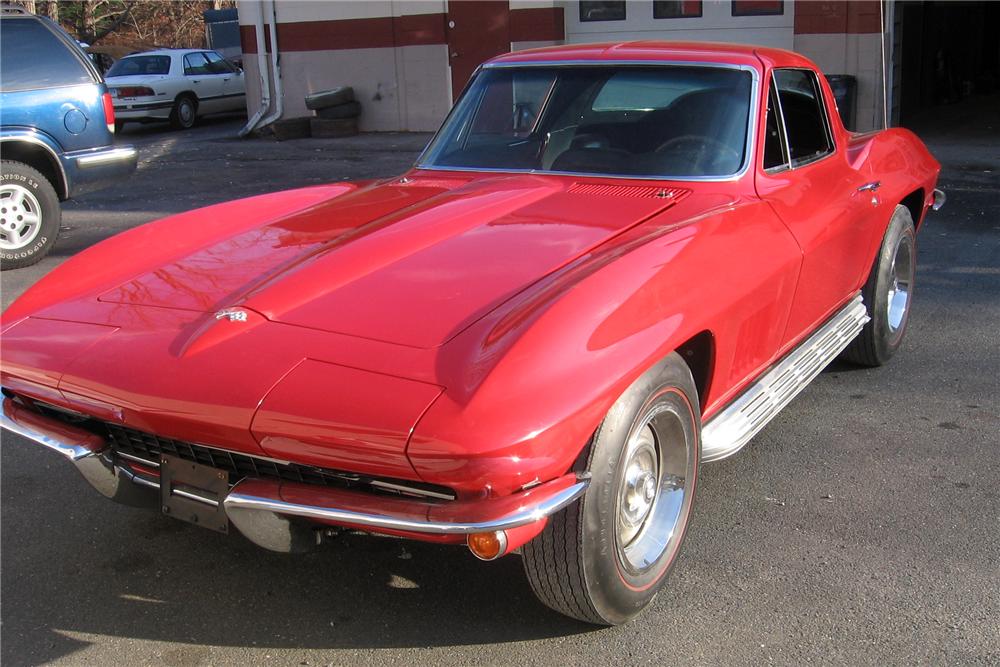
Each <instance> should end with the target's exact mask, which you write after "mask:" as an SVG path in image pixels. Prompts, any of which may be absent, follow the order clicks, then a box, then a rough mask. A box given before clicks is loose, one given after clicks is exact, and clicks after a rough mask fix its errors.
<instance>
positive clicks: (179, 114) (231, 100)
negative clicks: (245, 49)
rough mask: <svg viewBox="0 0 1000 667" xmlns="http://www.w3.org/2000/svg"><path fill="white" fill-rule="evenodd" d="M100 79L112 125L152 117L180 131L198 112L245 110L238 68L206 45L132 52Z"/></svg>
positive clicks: (192, 121) (240, 72)
mask: <svg viewBox="0 0 1000 667" xmlns="http://www.w3.org/2000/svg"><path fill="white" fill-rule="evenodd" d="M104 78H105V80H106V81H107V84H108V88H109V89H110V91H111V96H112V98H113V100H114V107H115V125H116V126H118V129H121V126H122V125H123V124H124V123H126V122H129V121H139V122H148V121H156V120H169V121H170V123H171V124H172V125H173V126H174V127H176V128H178V129H186V128H189V127H191V126H192V125H194V123H195V120H196V119H197V118H198V117H199V116H206V115H208V114H213V113H222V112H226V111H241V110H243V109H245V108H246V87H245V85H244V82H243V70H241V69H240V68H239V67H237V66H236V65H234V64H232V63H231V62H229V61H228V60H226V59H225V58H223V57H222V56H220V55H219V54H218V53H216V52H215V51H209V50H207V49H163V50H159V51H145V52H143V53H135V54H132V55H130V56H126V57H124V58H122V59H121V60H119V61H118V62H116V63H115V64H114V65H112V66H111V69H109V70H108V72H107V74H105V75H104Z"/></svg>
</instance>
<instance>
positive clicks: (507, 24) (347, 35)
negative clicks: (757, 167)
mask: <svg viewBox="0 0 1000 667" xmlns="http://www.w3.org/2000/svg"><path fill="white" fill-rule="evenodd" d="M238 7H239V21H240V37H241V42H242V46H243V54H244V56H243V58H244V66H245V68H246V71H247V75H248V76H247V104H248V107H249V111H250V113H251V114H252V113H254V112H255V111H256V110H257V108H258V107H259V105H260V100H261V97H262V96H261V90H260V84H259V80H260V79H259V72H260V69H259V64H258V56H257V54H258V51H259V49H260V48H261V45H259V44H258V43H257V23H258V21H262V22H263V25H264V27H265V30H264V35H265V39H264V45H263V48H264V49H265V51H266V52H268V53H269V52H270V42H271V38H270V30H269V22H270V20H271V17H272V16H274V17H276V21H275V31H274V32H275V36H276V40H275V41H276V42H277V44H276V46H277V52H278V56H279V58H278V62H279V70H280V81H281V100H282V105H283V111H282V117H283V118H292V117H296V116H306V115H310V114H311V112H309V111H308V110H307V109H306V107H305V103H304V98H305V96H306V95H307V94H309V93H311V92H316V91H319V90H324V89H328V88H333V87H335V86H341V85H350V86H353V87H354V89H355V92H356V94H357V98H358V100H359V101H360V102H361V104H362V107H363V111H362V115H361V117H360V127H361V129H362V130H366V131H396V130H411V131H426V130H434V129H436V128H437V126H438V124H439V123H440V122H441V120H442V119H443V118H444V116H445V114H446V113H447V111H448V109H449V108H450V106H451V104H452V101H453V100H454V99H455V97H456V96H457V95H458V93H459V92H460V91H461V89H462V87H463V86H464V85H465V83H466V81H467V80H468V78H469V75H470V74H471V73H472V72H473V71H474V70H475V68H476V67H477V66H478V65H479V63H481V62H482V61H483V60H486V59H488V58H491V57H493V56H495V55H497V54H500V53H504V52H506V51H510V50H519V49H525V48H532V47H537V46H549V45H556V44H572V43H583V42H604V41H629V40H643V39H655V40H696V41H715V42H736V43H744V44H759V45H763V46H773V47H779V48H784V49H791V50H794V51H798V52H799V53H802V54H804V55H806V56H807V57H809V58H811V59H813V60H814V61H815V62H816V63H817V64H818V65H819V66H820V67H821V68H822V69H823V70H824V72H826V73H827V74H832V75H846V76H847V77H850V78H848V79H843V80H842V81H843V82H844V83H845V86H847V85H850V86H853V88H851V89H850V90H851V92H850V93H849V94H850V95H851V101H850V102H849V103H847V104H844V103H843V102H842V107H844V108H842V109H841V113H842V115H844V116H845V117H846V118H848V119H849V126H851V127H852V129H856V130H869V129H875V128H879V127H882V125H883V118H888V119H889V123H890V124H899V123H901V122H902V123H904V124H905V123H906V122H907V116H914V115H916V114H918V113H919V112H920V111H921V110H922V109H925V108H927V107H929V106H933V105H935V104H939V103H945V102H949V101H955V100H957V99H960V98H962V97H964V96H968V95H971V94H974V93H978V92H992V90H994V89H995V87H996V85H997V78H998V76H1000V68H998V63H1000V42H998V41H997V40H996V39H994V38H992V37H991V36H993V35H996V34H997V31H998V28H1000V3H991V2H902V1H896V0H884V1H883V0H857V1H848V0H830V1H824V2H816V1H812V0H674V1H657V0H629V1H628V2H625V1H617V2H615V1H612V2H606V1H604V2H592V1H591V2H588V1H586V0H582V1H566V0H510V1H509V2H507V1H505V0H504V1H500V2H486V1H467V0H404V1H400V0H383V1H368V2H308V1H293V0H286V1H282V2H276V3H272V2H271V1H270V0H268V1H266V2H261V1H260V0H242V1H241V2H239V5H238ZM883 63H885V65H884V66H883ZM271 88H272V91H273V89H274V84H273V77H272V83H271ZM845 90H848V88H846V87H845Z"/></svg>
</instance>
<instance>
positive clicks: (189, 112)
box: [177, 100, 194, 125]
mask: <svg viewBox="0 0 1000 667" xmlns="http://www.w3.org/2000/svg"><path fill="white" fill-rule="evenodd" d="M177 116H178V118H180V120H181V123H183V124H184V125H189V124H190V123H192V122H194V105H193V104H191V101H190V100H182V101H181V103H180V104H179V105H177Z"/></svg>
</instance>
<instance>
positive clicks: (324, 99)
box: [306, 86, 361, 137]
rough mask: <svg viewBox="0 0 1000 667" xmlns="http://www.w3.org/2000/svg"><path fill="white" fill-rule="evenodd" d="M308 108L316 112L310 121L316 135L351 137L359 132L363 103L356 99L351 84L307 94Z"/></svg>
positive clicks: (313, 133)
mask: <svg viewBox="0 0 1000 667" xmlns="http://www.w3.org/2000/svg"><path fill="white" fill-rule="evenodd" d="M306 108H308V109H311V110H313V111H315V112H316V116H315V117H314V118H311V119H310V121H309V122H310V125H311V126H312V136H314V137H350V136H353V135H355V134H357V133H358V116H360V115H361V104H359V103H358V102H357V101H356V100H355V99H354V89H353V88H351V87H350V86H339V87H337V88H333V89H331V90H323V91H320V92H318V93H312V94H311V95H307V96H306Z"/></svg>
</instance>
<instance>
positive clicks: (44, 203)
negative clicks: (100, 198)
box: [0, 160, 62, 271]
mask: <svg viewBox="0 0 1000 667" xmlns="http://www.w3.org/2000/svg"><path fill="white" fill-rule="evenodd" d="M0 166H2V169H0V171H2V174H0V225H2V226H3V227H4V235H3V239H4V243H3V247H2V248H0V268H2V269H3V270H4V271H6V270H7V269H20V268H23V267H25V266H31V265H32V264H35V263H36V262H38V261H40V260H41V259H42V258H43V257H45V256H46V255H47V254H49V252H51V250H52V248H53V246H55V244H56V239H57V238H58V236H59V226H60V224H61V221H62V209H61V207H60V205H59V196H58V195H57V194H56V191H55V188H54V187H53V186H52V184H51V183H50V182H49V181H48V179H46V178H45V177H44V176H42V174H41V173H40V172H39V171H38V170H37V169H34V168H33V167H29V166H28V165H26V164H24V163H22V162H14V161H11V160H3V161H2V163H0ZM18 195H27V197H26V199H27V202H28V203H27V206H25V205H24V204H19V205H18V206H17V207H16V208H17V210H15V206H13V205H7V202H8V200H10V199H11V198H12V197H17V196H18ZM35 208H37V209H38V210H37V211H34V210H33V209H35ZM22 209H23V210H22ZM25 213H29V214H31V215H37V216H38V217H39V222H38V225H37V229H35V230H33V233H31V235H30V237H29V236H28V234H23V238H24V243H23V245H21V244H19V239H18V238H17V237H18V235H19V234H22V229H23V222H24V221H23V218H24V214H25ZM19 215H20V216H21V218H22V219H20V220H19V218H18V216H19Z"/></svg>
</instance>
